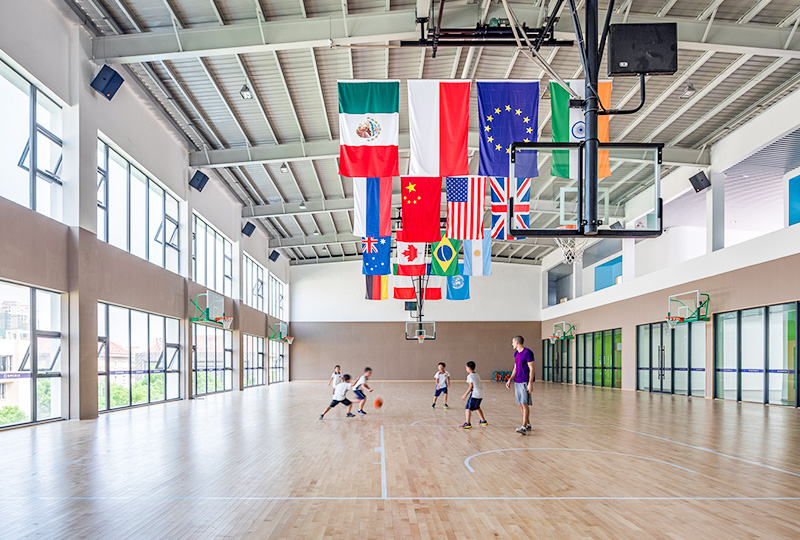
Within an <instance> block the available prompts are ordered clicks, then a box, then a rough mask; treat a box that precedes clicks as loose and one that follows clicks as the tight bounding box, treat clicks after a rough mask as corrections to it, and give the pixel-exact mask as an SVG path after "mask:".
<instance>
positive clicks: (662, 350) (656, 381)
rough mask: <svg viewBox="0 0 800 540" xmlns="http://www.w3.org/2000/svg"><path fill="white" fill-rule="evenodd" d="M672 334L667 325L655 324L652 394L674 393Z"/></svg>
mask: <svg viewBox="0 0 800 540" xmlns="http://www.w3.org/2000/svg"><path fill="white" fill-rule="evenodd" d="M671 334H672V332H670V329H669V326H668V325H667V323H655V324H653V331H652V344H653V357H652V370H651V371H652V376H653V385H652V388H651V390H650V391H651V392H665V393H668V394H669V393H672V335H671Z"/></svg>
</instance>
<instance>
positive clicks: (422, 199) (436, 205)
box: [400, 176, 442, 242]
mask: <svg viewBox="0 0 800 540" xmlns="http://www.w3.org/2000/svg"><path fill="white" fill-rule="evenodd" d="M400 186H401V188H400V191H401V196H402V198H403V236H404V238H403V239H404V240H405V241H406V242H438V241H439V240H440V239H441V237H442V234H441V230H440V225H439V216H440V215H441V201H442V179H441V178H426V177H420V176H404V177H402V179H401V180H400Z"/></svg>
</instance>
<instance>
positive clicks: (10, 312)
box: [0, 282, 62, 426]
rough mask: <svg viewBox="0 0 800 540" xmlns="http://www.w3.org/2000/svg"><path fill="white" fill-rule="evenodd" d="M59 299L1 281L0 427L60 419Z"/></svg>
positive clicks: (60, 339) (46, 292) (57, 295)
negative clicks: (0, 389) (0, 391)
mask: <svg viewBox="0 0 800 540" xmlns="http://www.w3.org/2000/svg"><path fill="white" fill-rule="evenodd" d="M61 349H62V338H61V295H60V294H58V293H52V292H48V291H42V290H39V289H32V288H29V287H22V286H19V285H12V284H10V283H3V282H0V386H2V394H0V426H6V425H11V424H24V423H28V422H39V421H42V420H49V419H52V418H60V417H61V416H62V415H61V402H62V384H61V368H62V354H61Z"/></svg>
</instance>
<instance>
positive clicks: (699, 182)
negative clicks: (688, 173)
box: [689, 171, 711, 193]
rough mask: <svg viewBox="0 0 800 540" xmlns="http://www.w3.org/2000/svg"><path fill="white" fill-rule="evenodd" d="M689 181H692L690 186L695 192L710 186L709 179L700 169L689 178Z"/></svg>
mask: <svg viewBox="0 0 800 540" xmlns="http://www.w3.org/2000/svg"><path fill="white" fill-rule="evenodd" d="M689 182H691V183H692V187H693V188H694V191H695V192H696V193H699V192H701V191H703V190H704V189H706V188H709V187H711V181H710V180H709V179H708V176H706V173H704V172H703V171H700V172H699V173H697V174H696V175H694V176H692V177H691V178H689Z"/></svg>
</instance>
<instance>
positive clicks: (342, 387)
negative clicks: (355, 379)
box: [319, 366, 355, 420]
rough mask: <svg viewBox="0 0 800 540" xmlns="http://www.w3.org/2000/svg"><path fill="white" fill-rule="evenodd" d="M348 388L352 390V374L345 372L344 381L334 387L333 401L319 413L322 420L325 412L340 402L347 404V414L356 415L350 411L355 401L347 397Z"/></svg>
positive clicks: (349, 415)
mask: <svg viewBox="0 0 800 540" xmlns="http://www.w3.org/2000/svg"><path fill="white" fill-rule="evenodd" d="M337 367H338V366H337ZM348 390H350V375H348V374H347V373H345V374H344V375H342V382H340V383H339V384H337V385H336V387H335V388H334V389H333V401H331V404H330V405H328V408H327V409H325V412H323V413H322V414H321V415H319V419H320V420H322V419H323V418H324V417H325V413H327V412H328V411H329V410H331V409H333V408H334V407H336V406H337V405H338V404H339V403H342V404H344V405H347V414H346V415H345V416H348V417H350V418H352V417H354V416H355V415H354V414H353V413H351V412H350V409H352V408H353V402H352V401H350V400H349V399H347V391H348Z"/></svg>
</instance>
